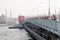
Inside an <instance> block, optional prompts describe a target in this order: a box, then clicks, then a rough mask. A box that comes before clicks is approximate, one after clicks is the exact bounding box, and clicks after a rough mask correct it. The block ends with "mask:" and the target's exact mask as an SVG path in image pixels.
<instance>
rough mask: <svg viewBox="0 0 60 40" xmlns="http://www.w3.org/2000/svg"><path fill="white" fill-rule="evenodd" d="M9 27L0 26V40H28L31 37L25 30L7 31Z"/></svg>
mask: <svg viewBox="0 0 60 40" xmlns="http://www.w3.org/2000/svg"><path fill="white" fill-rule="evenodd" d="M9 27H10V26H0V40H29V39H32V38H31V36H30V35H29V34H28V32H26V30H25V29H9Z"/></svg>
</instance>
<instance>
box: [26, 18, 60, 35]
mask: <svg viewBox="0 0 60 40" xmlns="http://www.w3.org/2000/svg"><path fill="white" fill-rule="evenodd" d="M27 21H28V22H30V23H32V24H35V25H38V26H40V27H42V28H44V29H47V30H48V31H51V32H53V33H55V34H58V35H60V21H56V20H45V19H28V20H27Z"/></svg>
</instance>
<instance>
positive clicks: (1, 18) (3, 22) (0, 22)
mask: <svg viewBox="0 0 60 40" xmlns="http://www.w3.org/2000/svg"><path fill="white" fill-rule="evenodd" d="M0 24H6V17H5V16H4V15H1V16H0Z"/></svg>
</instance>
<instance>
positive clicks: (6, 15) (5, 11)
mask: <svg viewBox="0 0 60 40" xmlns="http://www.w3.org/2000/svg"><path fill="white" fill-rule="evenodd" d="M5 12H6V18H7V9H5Z"/></svg>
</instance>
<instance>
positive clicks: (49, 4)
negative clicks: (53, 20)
mask: <svg viewBox="0 0 60 40" xmlns="http://www.w3.org/2000/svg"><path fill="white" fill-rule="evenodd" d="M48 15H49V16H50V0H49V12H48Z"/></svg>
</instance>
